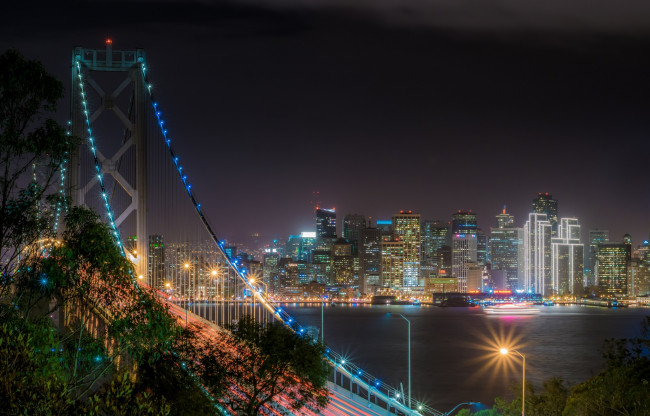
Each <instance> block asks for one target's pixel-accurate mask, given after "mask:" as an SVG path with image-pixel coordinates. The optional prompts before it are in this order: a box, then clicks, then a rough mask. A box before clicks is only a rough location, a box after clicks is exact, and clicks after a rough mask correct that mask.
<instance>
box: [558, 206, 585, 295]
mask: <svg viewBox="0 0 650 416" xmlns="http://www.w3.org/2000/svg"><path fill="white" fill-rule="evenodd" d="M584 249H585V246H584V245H583V244H582V243H580V225H579V224H578V220H577V219H575V218H562V219H561V220H560V223H559V226H558V236H557V237H553V238H552V239H551V250H552V252H551V264H552V266H551V267H552V272H551V273H552V279H553V292H554V293H556V294H559V295H563V294H573V295H582V293H583V290H584V279H583V272H584V265H583V263H584Z"/></svg>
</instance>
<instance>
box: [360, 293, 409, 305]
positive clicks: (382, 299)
mask: <svg viewBox="0 0 650 416" xmlns="http://www.w3.org/2000/svg"><path fill="white" fill-rule="evenodd" d="M370 304H371V305H410V304H411V302H410V301H408V300H400V299H397V296H384V295H375V296H373V297H372V299H371V300H370Z"/></svg>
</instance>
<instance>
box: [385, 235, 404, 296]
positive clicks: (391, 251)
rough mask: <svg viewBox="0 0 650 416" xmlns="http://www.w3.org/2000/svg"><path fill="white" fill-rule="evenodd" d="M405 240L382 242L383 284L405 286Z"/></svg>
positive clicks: (394, 286)
mask: <svg viewBox="0 0 650 416" xmlns="http://www.w3.org/2000/svg"><path fill="white" fill-rule="evenodd" d="M404 247H405V243H404V241H399V240H398V241H382V242H381V286H382V287H384V288H390V289H401V288H402V287H404Z"/></svg>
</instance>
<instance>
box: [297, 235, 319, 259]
mask: <svg viewBox="0 0 650 416" xmlns="http://www.w3.org/2000/svg"><path fill="white" fill-rule="evenodd" d="M315 249H316V233H315V232H314V231H303V232H302V233H300V250H299V251H298V260H300V261H311V252H312V251H313V250H315Z"/></svg>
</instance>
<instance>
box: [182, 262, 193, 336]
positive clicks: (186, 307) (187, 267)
mask: <svg viewBox="0 0 650 416" xmlns="http://www.w3.org/2000/svg"><path fill="white" fill-rule="evenodd" d="M183 267H184V268H185V270H187V285H188V286H189V280H190V270H189V268H190V264H189V263H185V264H184V265H183ZM194 290H196V288H194ZM188 301H189V294H188V299H187V300H186V301H185V302H186V303H185V328H187V309H188V308H189V307H190V306H191V305H192V302H188ZM188 303H189V305H188Z"/></svg>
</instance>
